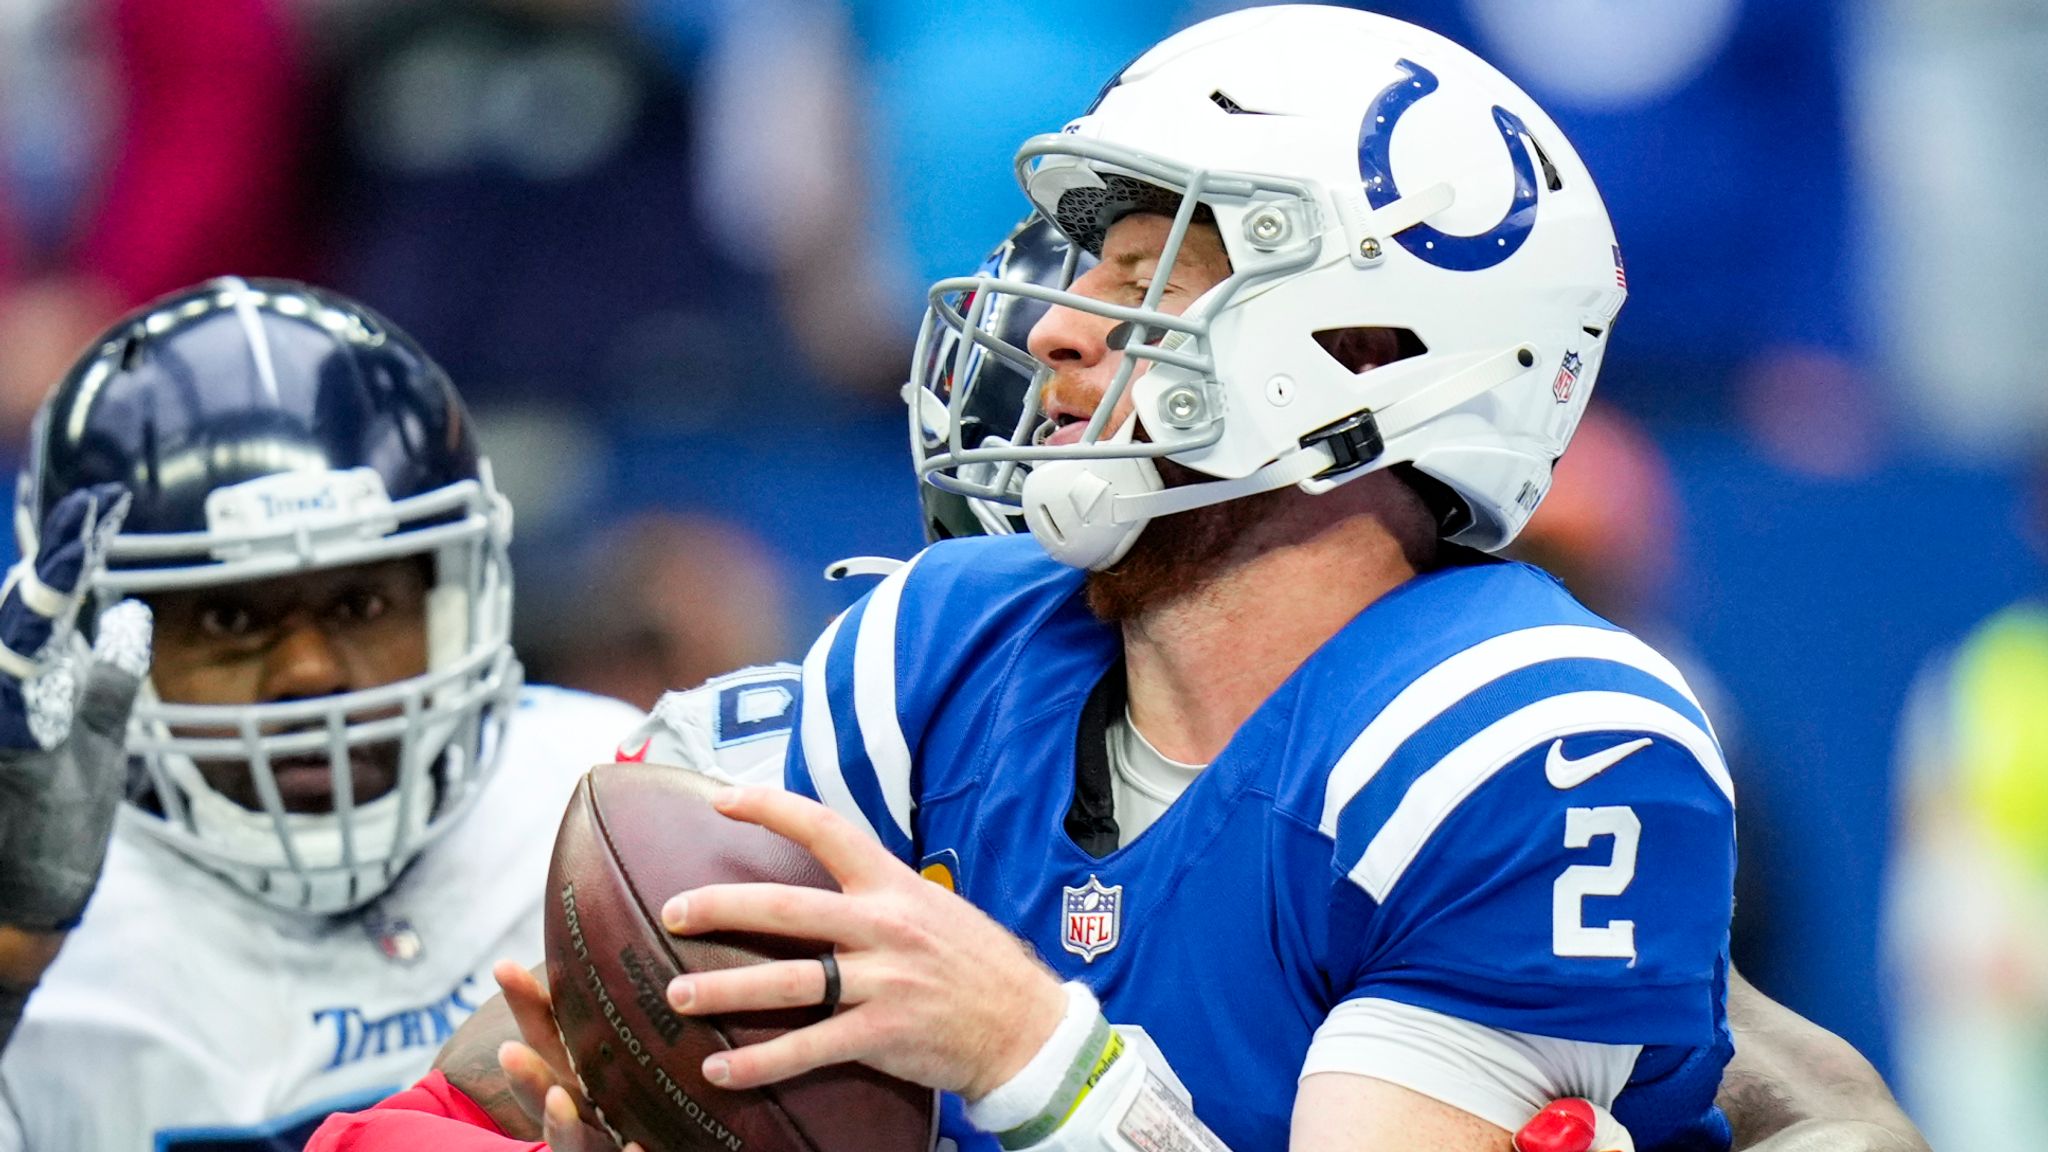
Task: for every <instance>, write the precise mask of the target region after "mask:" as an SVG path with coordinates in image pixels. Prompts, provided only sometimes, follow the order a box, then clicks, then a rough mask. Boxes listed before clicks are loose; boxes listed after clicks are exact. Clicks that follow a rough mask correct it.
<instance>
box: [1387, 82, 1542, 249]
mask: <svg viewBox="0 0 2048 1152" xmlns="http://www.w3.org/2000/svg"><path fill="white" fill-rule="evenodd" d="M1396 66H1397V67H1399V68H1400V69H1401V73H1402V78H1401V79H1399V80H1396V81H1394V82H1393V83H1392V84H1389V85H1387V87H1386V88H1385V89H1384V90H1383V91H1381V92H1380V94H1379V95H1378V96H1376V97H1374V98H1373V102H1372V106H1371V107H1369V108H1367V109H1366V110H1365V122H1364V123H1363V124H1361V125H1360V126H1359V129H1358V178H1359V179H1360V180H1362V181H1364V182H1365V198H1366V200H1367V202H1369V203H1370V204H1371V205H1372V206H1373V208H1374V209H1375V210H1378V209H1380V208H1384V207H1386V206H1387V205H1389V204H1392V203H1393V202H1394V201H1396V200H1399V199H1400V198H1401V189H1400V188H1399V187H1398V186H1396V185H1395V183H1394V163H1393V142H1394V125H1396V124H1398V123H1400V121H1401V115H1402V113H1405V112H1407V111H1408V109H1410V108H1412V107H1414V106H1415V102H1416V101H1418V100H1421V99H1422V98H1423V97H1425V96H1428V95H1429V94H1430V93H1432V92H1434V91H1436V90H1437V78H1436V74H1435V73H1434V72H1431V71H1430V70H1429V69H1427V68H1424V67H1423V66H1422V65H1420V64H1417V63H1415V62H1414V61H1412V60H1402V61H1399V62H1398V64H1397V65H1396ZM1493 122H1494V124H1495V126H1497V127H1498V128H1499V129H1500V133H1501V136H1502V137H1503V138H1505V139H1506V141H1507V147H1508V159H1509V161H1511V162H1512V163H1513V164H1514V167H1515V199H1514V203H1512V204H1510V205H1508V211H1507V215H1505V216H1502V217H1501V218H1500V223H1498V224H1495V225H1494V226H1493V227H1491V228H1488V229H1487V230H1486V231H1484V232H1481V233H1480V234H1478V235H1477V236H1452V235H1450V234H1449V233H1446V232H1440V231H1438V230H1437V229H1435V228H1432V227H1430V226H1429V225H1427V224H1417V225H1415V226H1414V227H1412V228H1407V229H1403V230H1402V231H1401V232H1399V233H1397V234H1396V235H1395V236H1394V239H1396V240H1398V241H1400V242H1401V247H1403V248H1406V249H1407V250H1408V251H1409V252H1411V253H1413V254H1414V255H1415V256H1416V258H1418V259H1420V260H1422V261H1423V262H1424V263H1428V264H1434V265H1436V266H1437V267H1439V268H1446V269H1450V270H1451V271H1454V272H1476V271H1479V270H1480V269H1482V268H1491V267H1493V266H1494V265H1496V264H1498V263H1500V262H1501V261H1503V260H1506V259H1507V258H1508V257H1510V256H1513V255H1514V254H1515V252H1516V250H1517V249H1519V248H1521V246H1522V242H1523V241H1524V240H1527V239H1528V238H1529V230H1530V229H1531V228H1534V227H1535V226H1536V162H1535V161H1534V160H1533V159H1532V158H1531V157H1530V155H1529V144H1528V140H1527V138H1526V137H1527V132H1528V129H1527V128H1526V127H1525V126H1524V125H1523V124H1522V119H1521V117H1519V116H1516V115H1515V114H1514V113H1513V112H1510V111H1508V110H1507V109H1505V108H1502V107H1500V106H1498V105H1496V106H1495V107H1494V109H1493Z"/></svg>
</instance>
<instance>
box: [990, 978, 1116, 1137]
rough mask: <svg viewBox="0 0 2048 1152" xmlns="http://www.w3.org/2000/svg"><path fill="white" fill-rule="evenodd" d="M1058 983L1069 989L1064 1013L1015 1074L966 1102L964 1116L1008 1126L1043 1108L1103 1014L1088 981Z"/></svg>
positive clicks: (1000, 1128) (1001, 1128) (996, 1128)
mask: <svg viewBox="0 0 2048 1152" xmlns="http://www.w3.org/2000/svg"><path fill="white" fill-rule="evenodd" d="M1062 987H1063V988H1064V989H1065V990H1066V993H1067V1013H1066V1015H1064V1016H1062V1017H1060V1023H1059V1027H1057V1028H1054V1029H1053V1030H1052V1036H1051V1037H1049V1038H1048V1039H1047V1040H1046V1042H1045V1044H1044V1045H1043V1046H1042V1047H1040V1048H1039V1050H1038V1054H1037V1055H1036V1056H1033V1057H1032V1058H1031V1060H1030V1062H1029V1063H1027V1064H1025V1065H1024V1067H1023V1068H1021V1069H1019V1070H1018V1072H1017V1074H1016V1075H1015V1076H1012V1077H1010V1078H1009V1079H1008V1080H1005V1081H1004V1082H1003V1083H1002V1084H1001V1085H1000V1086H999V1087H997V1088H996V1089H995V1090H994V1091H992V1092H990V1093H989V1094H988V1095H986V1096H983V1097H982V1098H981V1099H979V1100H976V1101H973V1102H972V1103H970V1104H968V1105H967V1120H968V1122H969V1123H971V1124H973V1125H974V1126H975V1127H976V1128H979V1129H981V1130H982V1131H983V1132H1008V1131H1009V1130H1010V1129H1012V1128H1015V1127H1017V1126H1018V1125H1020V1124H1023V1123H1025V1122H1027V1121H1029V1120H1030V1119H1031V1118H1032V1117H1034V1116H1036V1115H1038V1114H1039V1113H1040V1112H1043V1111H1045V1109H1046V1108H1047V1107H1048V1106H1049V1105H1051V1103H1052V1098H1053V1095H1054V1093H1056V1092H1058V1091H1059V1090H1060V1086H1061V1085H1062V1084H1063V1083H1064V1082H1065V1081H1066V1079H1067V1073H1068V1070H1069V1069H1071V1068H1073V1066H1074V1065H1075V1063H1076V1062H1077V1061H1079V1060H1080V1059H1081V1056H1082V1052H1081V1049H1082V1048H1083V1047H1084V1046H1086V1045H1087V1043H1088V1037H1089V1035H1090V1034H1091V1033H1093V1032H1094V1031H1095V1029H1096V1025H1097V1023H1098V1022H1099V1021H1101V1020H1102V1007H1101V1005H1099V1004H1097V1003H1096V1001H1095V993H1093V992H1090V991H1089V990H1088V986H1087V985H1086V984H1083V983H1081V982H1080V981H1078V980H1070V981H1068V982H1067V983H1066V984H1064V985H1062ZM1091 1055H1092V1053H1091Z"/></svg>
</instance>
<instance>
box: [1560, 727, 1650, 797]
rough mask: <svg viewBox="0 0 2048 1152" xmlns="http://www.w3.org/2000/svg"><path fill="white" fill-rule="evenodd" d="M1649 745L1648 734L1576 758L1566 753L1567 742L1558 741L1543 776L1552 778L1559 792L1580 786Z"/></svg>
mask: <svg viewBox="0 0 2048 1152" xmlns="http://www.w3.org/2000/svg"><path fill="white" fill-rule="evenodd" d="M1650 744H1651V740H1650V738H1649V737H1648V736H1645V737H1643V738H1642V739H1640V740H1631V741H1629V742H1628V743H1626V744H1616V745H1615V746H1614V747H1612V748H1605V749H1602V750H1601V751H1598V752H1595V753H1593V754H1592V755H1591V756H1581V757H1579V758H1578V759H1576V760H1573V759H1568V758H1567V757H1566V756H1565V754H1564V741H1562V740H1559V741H1556V742H1554V743H1552V744H1551V746H1550V755H1548V756H1546V757H1544V759H1543V775H1544V777H1545V778H1546V779H1548V780H1549V781H1550V786H1551V787H1553V788H1556V789H1557V790H1558V791H1560V792H1562V791H1564V790H1565V789H1567V788H1577V787H1578V786H1579V785H1581V784H1584V783H1585V782H1586V781H1588V780H1591V779H1592V778H1593V777H1595V776H1598V775H1599V774H1601V773H1602V772H1605V771H1607V770H1608V769H1609V768H1612V767H1614V766H1615V765H1616V764H1619V763H1621V762H1622V761H1623V760H1626V759H1627V758H1629V757H1630V756H1633V755H1635V754H1636V753H1638V752H1641V751H1642V750H1643V749H1645V748H1648V747H1649V746H1650Z"/></svg>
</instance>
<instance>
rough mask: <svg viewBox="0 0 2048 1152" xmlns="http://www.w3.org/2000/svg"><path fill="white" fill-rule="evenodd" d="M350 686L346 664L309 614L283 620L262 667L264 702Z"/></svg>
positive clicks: (334, 691)
mask: <svg viewBox="0 0 2048 1152" xmlns="http://www.w3.org/2000/svg"><path fill="white" fill-rule="evenodd" d="M349 688H350V684H349V679H348V666H347V664H346V663H345V662H344V661H343V660H342V657H341V653H340V652H339V651H337V650H336V649H335V646H334V640H333V638H332V637H331V636H329V635H328V633H327V631H326V630H325V629H323V628H321V627H320V626H319V624H318V623H317V622H316V621H314V620H312V619H311V618H308V617H300V618H295V619H293V620H290V621H288V622H286V624H285V626H284V627H283V628H282V629H281V631H280V634H279V636H278V639H277V643H275V644H274V645H272V646H271V649H270V654H269V659H268V660H266V661H265V662H264V668H263V702H265V703H279V702H282V701H286V700H308V699H313V698H315V697H319V696H333V695H336V694H338V693H342V692H346V691H348V690H349Z"/></svg>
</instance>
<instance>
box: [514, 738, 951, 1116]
mask: <svg viewBox="0 0 2048 1152" xmlns="http://www.w3.org/2000/svg"><path fill="white" fill-rule="evenodd" d="M718 787H719V785H718V784H717V783H716V782H715V781H713V780H711V779H709V778H707V777H704V776H701V775H699V774H697V773H695V772H691V771H688V770H686V769H682V768H672V767H667V766H664V765H657V764H605V765H600V766H599V767H596V768H593V769H591V770H590V772H588V773H587V774H585V776H584V777H583V780H582V782H581V783H580V784H578V785H577V788H576V794H575V797H574V798H573V799H572V800H570V802H569V808H568V811H567V812H566V813H564V815H563V817H562V826H561V830H560V832H559V833H557V835H556V837H555V854H554V862H553V863H552V865H551V866H550V868H549V872H548V893H547V917H546V922H547V971H548V985H549V987H550V989H551V991H552V994H553V997H554V1006H555V1022H556V1025H557V1027H559V1028H560V1030H561V1034H562V1042H563V1044H564V1045H565V1046H566V1047H567V1049H568V1052H569V1057H570V1060H571V1061H572V1063H573V1065H574V1070H575V1072H576V1076H577V1079H578V1080H579V1081H581V1083H582V1087H583V1092H584V1095H585V1096H586V1097H587V1098H588V1099H589V1100H590V1103H591V1105H592V1107H593V1109H594V1110H595V1111H596V1112H597V1113H598V1116H597V1117H596V1119H597V1120H598V1121H599V1122H600V1123H601V1124H602V1125H603V1126H604V1127H605V1128H606V1129H608V1130H609V1131H610V1132H611V1134H612V1135H613V1136H614V1137H616V1138H617V1139H618V1140H619V1141H620V1142H621V1143H623V1142H625V1141H627V1140H637V1141H639V1142H640V1143H641V1144H642V1145H643V1146H645V1147H646V1148H647V1149H648V1152H928V1150H929V1149H930V1148H931V1146H932V1140H933V1135H934V1126H935V1124H936V1115H937V1110H936V1105H937V1100H936V1097H935V1094H934V1093H933V1092H932V1091H931V1090H930V1089H927V1088H921V1087H918V1086H916V1085H914V1084H909V1083H905V1082H903V1081H900V1080H896V1079H893V1078H891V1077H888V1076H885V1075H883V1074H881V1073H880V1072H876V1071H874V1070H873V1069H870V1068H866V1067H864V1066H861V1065H840V1066H837V1067H831V1068H823V1069H819V1070H817V1071H815V1072H811V1073H807V1074H805V1075H803V1076H800V1077H797V1078H795V1079H792V1080H788V1081H784V1082H783V1083H780V1084H773V1085H769V1086H766V1087H763V1088H756V1089H744V1090H740V1091H728V1090H726V1089H723V1088H718V1087H715V1086H713V1085H712V1084H710V1083H708V1082H707V1081H706V1080H705V1079H704V1077H703V1075H702V1073H701V1071H700V1066H701V1065H702V1063H703V1060H704V1058H705V1057H706V1056H708V1055H710V1054H711V1053H712V1052H715V1051H719V1050H722V1049H727V1048H736V1047H740V1046H743V1045H746V1044H753V1043H758V1042H760V1041H763V1040H768V1039H771V1038H773V1037H775V1036H777V1035H779V1034H781V1033H783V1032H786V1031H788V1030H790V1029H793V1028H801V1027H803V1026H805V1025H807V1024H812V1023H815V1022H817V1021H819V1020H821V1019H823V1018H824V1013H823V1011H822V1009H821V1008H802V1009H788V1010H783V1011H777V1012H761V1013H746V1014H733V1015H726V1016H704V1017H693V1016H680V1015H677V1014H676V1013H674V1012H672V1011H671V1010H670V1009H669V1007H668V1004H667V1000H666V997H665V989H666V988H667V986H668V982H669V980H670V979H672V978H673V977H675V976H677V975H679V974H680V973H684V972H704V971H711V970H715V969H720V968H730V967H735V966H738V965H742V964H755V963H760V962H762V961H766V960H782V959H799V958H805V957H813V956H816V955H818V954H819V953H821V952H824V951H825V950H826V947H825V945H823V944H819V943H816V942H813V941H806V940H802V939H795V938H781V937H770V936H759V935H744V934H733V933H726V934H712V935H707V936H702V937H687V938H680V937H675V936H671V935H670V934H669V933H668V932H666V931H665V930H663V929H662V927H661V919H660V913H661V906H662V904H663V903H664V902H666V901H667V900H668V898H669V897H671V896H673V895H675V894H676V893H678V892H682V891H685V890H687V889H690V888H696V887H699V886H702V885H706V884H718V883H737V882H771V883H779V884H803V885H809V886H811V887H817V888H836V887H837V885H836V884H835V883H834V882H833V880H832V877H831V875H830V874H829V873H827V872H826V870H825V868H824V867H823V866H822V865H820V864H819V863H818V862H817V860H815V859H814V858H813V857H812V856H811V855H810V854H809V853H808V852H806V851H804V849H803V848H801V847H799V846H798V845H796V844H794V843H792V842H790V841H789V840H787V839H785V838H783V837H781V836H779V835H777V834H775V833H773V832H770V831H768V830H767V829H765V828H760V827H757V826H755V825H752V824H747V823H743V822H741V821H737V820H732V819H729V818H727V817H726V816H724V815H721V814H720V813H719V812H718V811H717V810H716V809H714V808H713V807H712V806H711V803H710V799H709V798H710V796H711V794H712V793H713V791H714V790H715V789H716V788H718Z"/></svg>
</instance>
